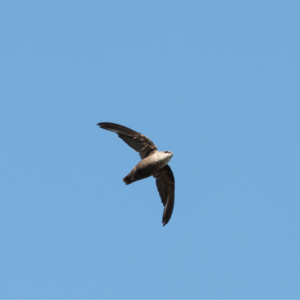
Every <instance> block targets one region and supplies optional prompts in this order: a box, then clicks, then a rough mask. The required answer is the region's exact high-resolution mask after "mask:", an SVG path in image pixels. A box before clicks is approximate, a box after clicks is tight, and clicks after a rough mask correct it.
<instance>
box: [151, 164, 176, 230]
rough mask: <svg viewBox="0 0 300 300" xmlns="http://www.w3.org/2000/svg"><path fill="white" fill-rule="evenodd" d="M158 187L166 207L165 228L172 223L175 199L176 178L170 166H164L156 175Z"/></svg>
mask: <svg viewBox="0 0 300 300" xmlns="http://www.w3.org/2000/svg"><path fill="white" fill-rule="evenodd" d="M153 176H154V177H155V178H156V186H157V190H158V192H159V195H160V198H161V202H162V203H163V205H164V207H165V208H164V213H163V218H162V222H163V224H164V226H165V225H166V224H167V223H168V222H169V221H170V219H171V216H172V213H173V208H174V199H175V178H174V175H173V172H172V170H171V168H170V167H169V165H166V166H164V167H163V168H162V169H160V170H159V172H157V173H156V174H154V175H153Z"/></svg>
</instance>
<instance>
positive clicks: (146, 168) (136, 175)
mask: <svg viewBox="0 0 300 300" xmlns="http://www.w3.org/2000/svg"><path fill="white" fill-rule="evenodd" d="M172 156H173V154H171V153H165V152H160V151H154V153H151V154H150V155H149V156H147V157H146V158H144V159H143V160H141V161H140V162H139V163H138V164H137V165H136V166H135V167H134V168H133V169H132V170H131V171H130V173H129V174H128V175H127V176H126V177H124V178H123V181H124V182H125V183H126V184H130V183H132V182H134V181H137V180H141V179H144V178H147V177H150V176H153V175H154V174H156V173H157V172H158V171H159V170H160V169H161V168H163V167H164V166H165V165H166V164H168V162H169V161H170V160H171V158H172Z"/></svg>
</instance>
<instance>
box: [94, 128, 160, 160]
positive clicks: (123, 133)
mask: <svg viewBox="0 0 300 300" xmlns="http://www.w3.org/2000/svg"><path fill="white" fill-rule="evenodd" d="M97 125H99V126H100V127H101V128H103V129H106V130H109V131H112V132H115V133H117V134H118V136H119V137H120V138H121V139H122V140H123V141H124V142H125V143H126V144H127V145H128V146H130V147H131V148H133V149H134V150H135V151H137V152H139V153H140V156H141V159H144V158H145V157H147V156H148V155H149V154H150V153H151V152H153V151H157V147H156V146H155V145H154V143H153V142H152V141H151V140H150V139H149V138H147V137H146V136H145V135H143V134H141V133H139V132H136V131H134V130H132V129H130V128H128V127H125V126H122V125H119V124H115V123H108V122H102V123H98V124H97Z"/></svg>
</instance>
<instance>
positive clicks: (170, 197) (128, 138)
mask: <svg viewBox="0 0 300 300" xmlns="http://www.w3.org/2000/svg"><path fill="white" fill-rule="evenodd" d="M97 125H98V126H100V127H101V128H103V129H106V130H109V131H112V132H115V133H117V134H118V136H119V137H120V138H121V139H122V140H123V141H124V142H125V143H126V144H127V145H129V146H130V147H131V148H133V149H134V150H135V151H137V152H139V154H140V157H141V159H142V160H141V161H140V162H139V163H138V164H137V165H136V166H135V167H134V168H133V169H132V170H131V171H130V173H129V174H128V175H127V176H125V177H124V179H123V181H124V182H125V183H126V184H131V183H132V182H135V181H137V180H141V179H144V178H147V177H149V176H154V177H155V178H156V186H157V190H158V192H159V195H160V197H161V201H162V203H163V205H164V213H163V219H162V222H163V225H164V226H165V225H166V224H167V223H168V222H169V220H170V218H171V216H172V212H173V208H174V198H175V196H174V195H175V179H174V175H173V172H172V170H171V168H170V167H169V165H167V163H168V162H169V161H170V160H171V158H172V156H173V153H172V152H170V151H158V150H157V147H156V146H155V145H154V143H153V142H152V141H151V140H150V139H149V138H147V137H146V136H144V135H142V134H141V133H139V132H136V131H134V130H132V129H130V128H128V127H125V126H122V125H118V124H115V123H108V122H103V123H98V124H97Z"/></svg>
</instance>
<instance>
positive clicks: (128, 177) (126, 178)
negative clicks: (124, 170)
mask: <svg viewBox="0 0 300 300" xmlns="http://www.w3.org/2000/svg"><path fill="white" fill-rule="evenodd" d="M129 175H130V174H128V175H127V176H126V177H124V178H123V181H124V182H125V183H126V184H130V183H132V182H133V180H132V179H131V177H130V176H129Z"/></svg>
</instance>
